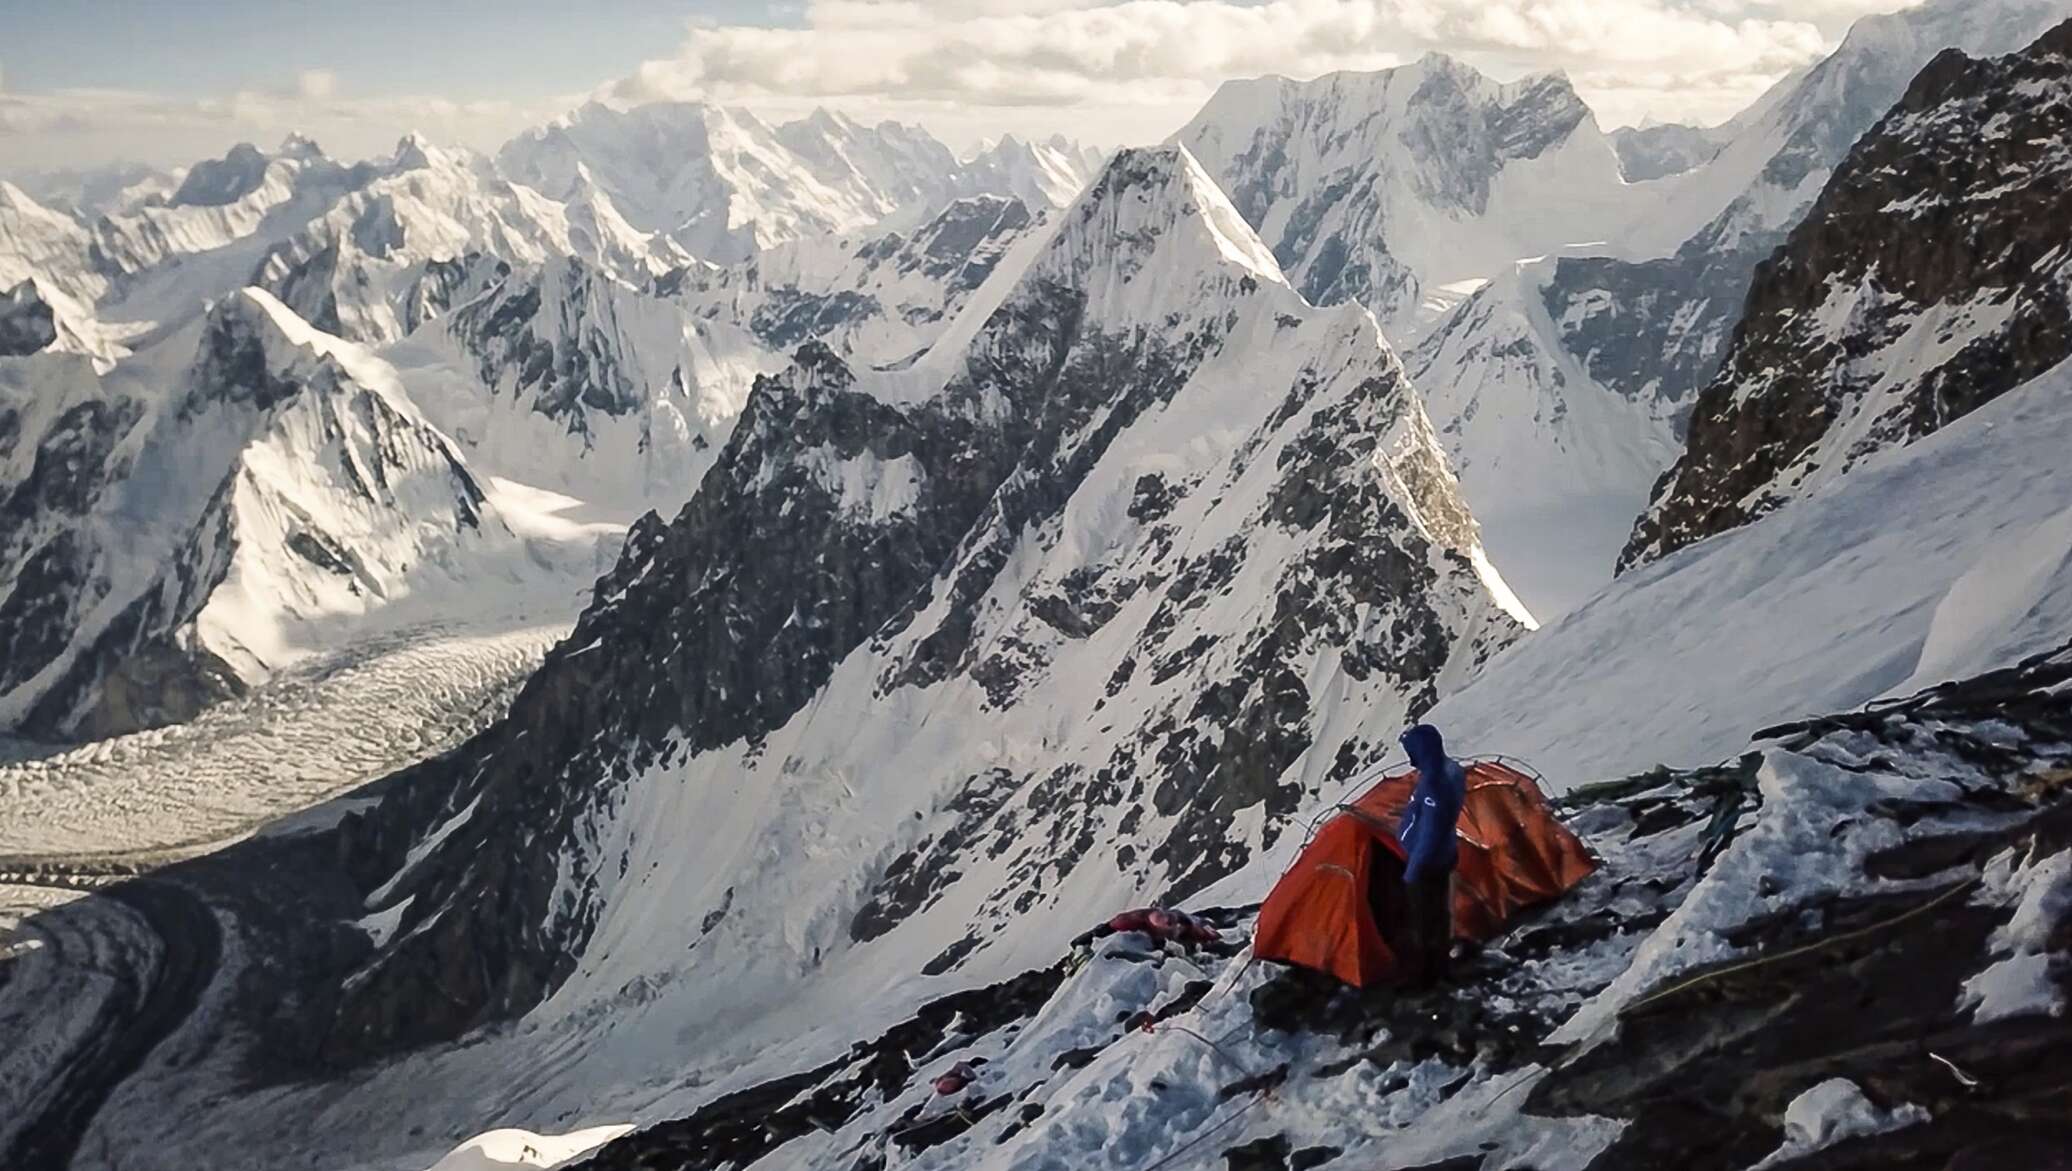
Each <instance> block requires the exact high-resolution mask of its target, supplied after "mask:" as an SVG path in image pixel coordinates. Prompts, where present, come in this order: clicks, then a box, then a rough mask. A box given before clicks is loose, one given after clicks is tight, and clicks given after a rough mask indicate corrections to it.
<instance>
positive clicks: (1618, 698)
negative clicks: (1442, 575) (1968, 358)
mask: <svg viewBox="0 0 2072 1171" xmlns="http://www.w3.org/2000/svg"><path fill="white" fill-rule="evenodd" d="M2067 443H2072V367H2068V366H2059V367H2058V368H2056V369H2054V370H2052V371H2051V372H2050V373H2048V374H2046V375H2044V376H2043V377H2041V378H2038V379H2036V380H2035V381H2033V382H2031V383H2030V384H2028V385H2026V386H2024V387H2022V388H2021V389H2019V390H2016V391H2013V392H2011V393H2009V394H2007V395H2005V396H2003V397H2002V398H2000V399H1998V400H1996V401H1995V402H1993V403H1991V404H1989V405H1988V406H1985V407H1983V408H1981V409H1979V410H1978V411H1976V412H1974V413H1973V414H1971V415H1968V416H1966V417H1965V418H1964V419H1962V420H1959V421H1958V422H1956V423H1953V424H1951V425H1950V426H1948V427H1946V428H1944V429H1943V430H1941V431H1939V432H1937V433H1936V434H1934V435H1932V436H1930V437H1928V438H1927V439H1924V440H1921V441H1920V442H1919V443H1916V444H1914V445H1913V446H1911V447H1907V448H1903V449H1899V450H1893V451H1887V452H1883V453H1880V454H1879V455H1877V456H1874V457H1872V458H1870V459H1868V460H1866V461H1864V463H1863V464H1861V465H1860V466H1859V467H1858V468H1857V469H1856V470H1855V471H1854V472H1852V473H1851V474H1850V475H1849V476H1847V477H1844V478H1843V479H1841V480H1839V481H1837V482H1835V483H1833V484H1831V485H1830V486H1829V487H1828V488H1827V489H1826V490H1825V491H1822V492H1817V493H1814V494H1812V495H1810V496H1807V497H1806V498H1804V499H1801V500H1797V501H1795V502H1793V503H1791V504H1790V505H1788V506H1786V507H1784V508H1781V509H1779V510H1778V511H1777V512H1775V513H1773V514H1772V515H1770V516H1769V517H1767V518H1765V519H1764V520H1763V521H1761V522H1760V523H1758V524H1754V525H1751V526H1749V527H1747V528H1744V529H1739V530H1736V531H1734V532H1730V533H1727V534H1725V535H1722V536H1719V537H1715V538H1713V539H1711V540H1708V541H1704V542H1701V543H1700V544H1698V545H1695V546H1693V547H1691V548H1689V549H1686V550H1683V551H1682V552H1679V553H1675V554H1672V555H1670V556H1668V557H1665V558H1663V559H1661V560H1660V561H1657V562H1654V563H1653V564H1650V565H1648V566H1646V567H1645V568H1643V569H1639V570H1635V571H1633V572H1630V573H1628V574H1626V575H1625V576H1624V577H1622V578H1621V579H1620V580H1619V581H1618V582H1617V583H1616V584H1615V585H1613V586H1612V587H1611V588H1609V589H1607V590H1605V591H1604V592H1603V593H1602V594H1600V595H1598V596H1597V597H1596V598H1594V599H1592V600H1591V601H1590V602H1589V604H1587V605H1585V606H1584V607H1582V608H1581V609H1579V610H1577V611H1575V612H1574V613H1572V614H1570V615H1569V616H1568V617H1566V618H1564V619H1562V620H1561V621H1559V622H1556V623H1553V624H1551V625H1549V626H1548V627H1547V628H1545V629H1543V630H1541V631H1540V632H1539V633H1537V634H1536V635H1534V636H1533V637H1532V638H1530V639H1528V640H1525V641H1524V642H1522V643H1520V644H1519V645H1518V646H1516V647H1514V648H1513V649H1512V650H1510V651H1508V652H1506V653H1505V654H1504V655H1503V656H1501V657H1500V658H1498V659H1497V660H1496V661H1494V662H1492V663H1491V664H1490V667H1489V669H1488V670H1487V671H1486V672H1485V673H1484V674H1483V675H1482V676H1481V677H1480V678H1478V679H1477V680H1476V681H1475V682H1473V683H1471V684H1469V685H1468V686H1467V687H1465V688H1463V689H1462V690H1461V691H1460V692H1459V693H1457V694H1455V695H1452V696H1449V697H1447V698H1446V699H1445V700H1444V701H1443V702H1442V703H1441V704H1440V705H1439V706H1438V708H1437V709H1435V710H1434V711H1433V712H1432V713H1431V716H1430V718H1431V719H1432V720H1434V721H1435V722H1437V723H1438V724H1440V726H1441V727H1443V728H1445V729H1446V731H1447V734H1448V737H1449V740H1450V742H1453V743H1458V744H1460V745H1462V746H1463V747H1464V748H1470V749H1472V750H1475V751H1488V752H1504V753H1510V754H1514V755H1517V756H1522V757H1524V758H1525V759H1527V760H1531V761H1533V762H1534V763H1535V764H1537V765H1538V766H1539V767H1540V768H1541V769H1542V770H1543V771H1544V772H1546V774H1547V775H1548V776H1549V777H1550V778H1553V780H1554V781H1555V783H1556V785H1557V786H1559V787H1567V786H1569V785H1574V784H1580V783H1583V782H1587V781H1592V780H1598V779H1602V778H1605V777H1612V776H1619V775H1623V774H1626V773H1631V772H1636V771H1639V770H1641V769H1644V768H1647V767H1649V766H1650V765H1653V764H1656V763H1667V764H1670V765H1674V766H1688V765H1693V764H1698V763H1703V762H1705V761H1708V760H1713V759H1717V758H1720V757H1723V756H1725V755H1727V754H1729V753H1731V752H1733V751H1734V750H1735V748H1736V747H1737V746H1738V745H1739V744H1740V743H1742V742H1743V741H1744V740H1746V739H1747V738H1748V737H1749V735H1750V734H1751V733H1753V732H1754V731H1756V730H1757V729H1759V728H1762V727H1764V726H1767V725H1769V724H1774V723H1778V722H1780V721H1784V720H1789V719H1793V718H1797V717H1800V716H1804V715H1806V714H1808V713H1810V712H1814V711H1821V710H1841V709H1844V708H1847V707H1850V706H1852V705H1855V704H1860V703H1864V702H1867V701H1869V700H1872V699H1876V698H1878V697H1879V696H1882V695H1887V694H1894V693H1906V692H1909V691H1912V690H1916V689H1918V688H1921V687H1925V686H1929V685H1932V684H1935V683H1939V682H1942V681H1943V680H1945V679H1955V678H1963V677H1966V676H1969V675H1973V674H1977V673H1980V672H1983V671H1986V670H1989V669H1992V668H1994V667H1998V666H2003V665H2006V664H2008V663H2010V662H2013V661H2015V660H2018V659H2020V658H2022V657H2023V656H2025V655H2027V654H2030V653H2034V652H2036V651H2038V650H2041V649H2044V648H2046V647H2048V646H2051V645H2055V644H2056V643H2058V642H2062V641H2063V640H2064V636H2065V632H2066V631H2067V630H2072V578H2068V577H2067V574H2068V573H2072V560H2068V559H2067V558H2066V556H2065V553H2064V549H2065V547H2064V545H2063V544H2062V543H2061V541H2060V538H2061V537H2062V536H2063V534H2064V533H2065V532H2066V528H2067V525H2068V524H2072V519H2068V518H2072V472H2068V470H2067V468H2066V467H2065V463H2064V460H2063V459H2061V458H2059V457H2058V456H2057V455H2056V454H2054V453H2056V452H2060V451H2062V450H2064V449H2065V444H2067Z"/></svg>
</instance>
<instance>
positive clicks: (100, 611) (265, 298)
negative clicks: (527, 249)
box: [0, 289, 512, 737]
mask: <svg viewBox="0 0 2072 1171" xmlns="http://www.w3.org/2000/svg"><path fill="white" fill-rule="evenodd" d="M184 336H186V337H190V338H192V339H193V340H194V344H195V351H194V356H193V359H192V361H191V362H190V363H189V364H188V366H187V368H186V370H185V372H184V373H183V374H181V375H180V376H179V377H178V379H177V381H176V382H175V384H174V385H173V386H172V387H170V388H168V387H166V386H163V385H159V384H158V383H157V382H156V381H154V380H153V379H152V377H151V375H150V373H149V372H148V371H147V372H134V371H130V370H128V369H126V368H123V367H118V368H117V369H116V370H115V371H114V372H112V373H111V374H109V375H107V376H105V377H96V376H95V375H94V374H93V372H92V369H91V367H90V366H88V365H87V364H86V363H85V362H84V361H83V360H80V359H75V358H70V357H68V356H63V355H57V356H48V357H37V358H31V359H28V360H23V361H17V362H14V363H12V364H8V365H6V366H5V367H4V368H0V407H4V408H5V410H4V411H0V413H4V414H5V415H6V416H7V417H8V418H10V419H12V420H14V426H15V428H16V430H17V433H18V434H19V436H20V441H19V442H18V443H16V444H14V445H13V447H12V451H11V452H10V458H8V459H5V460H0V499H4V500H5V501H6V508H7V510H8V513H9V515H10V516H12V517H14V518H15V519H16V521H17V522H18V523H17V524H15V525H13V526H11V527H10V532H9V534H8V537H7V540H6V542H5V543H4V545H0V559H4V561H0V569H4V570H5V572H4V573H0V580H4V581H6V582H7V583H8V587H7V589H6V590H5V591H0V593H4V596H0V648H4V650H5V652H6V653H5V654H4V655H0V661H5V662H6V663H7V668H6V670H5V671H4V672H0V725H4V726H6V727H8V728H10V729H21V730H24V731H27V732H29V733H30V734H33V735H38V736H45V737H57V736H66V735H75V734H77V735H92V736H105V735H114V734H118V733H121V732H125V731H131V730H134V729H136V728H139V727H150V726H156V725H158V724H162V723H166V722H177V721H180V720H184V719H187V718H190V717H192V716H193V715H194V714H195V713H196V711H198V710H199V709H200V708H201V707H202V706H204V705H206V704H208V703H211V702H214V701H216V700H218V699H222V698H224V697H226V696H228V695H232V694H236V693H237V692H238V691H240V690H241V689H242V688H243V687H244V686H245V685H247V684H249V683H252V682H255V681H257V680H259V679H263V678H265V677H266V675H267V674H268V673H269V672H270V671H272V670H274V669H276V668H278V667H281V666H284V665H286V664H287V663H289V662H291V661H293V660H294V658H295V657H296V656H298V655H299V654H302V653H306V652H307V650H308V649H309V648H310V647H312V646H316V645H319V644H320V643H321V641H322V640H321V639H314V638H313V637H312V635H313V629H312V628H313V627H314V628H326V629H335V628H336V626H337V624H339V623H342V622H348V621H352V620H355V619H357V618H358V617H360V616H362V615H365V614H368V613H370V612H373V611H377V610H380V609H382V608H383V607H385V606H387V605H389V604H390V603H392V602H396V601H400V600H402V599H405V598H407V597H411V596H422V595H424V594H426V593H430V592H436V591H437V590H440V589H447V590H453V589H458V588H460V587H459V583H460V581H461V580H462V579H463V578H465V577H466V576H468V573H469V571H470V569H471V568H475V566H474V565H472V564H471V563H469V562H467V561H466V560H464V558H465V557H466V556H472V555H473V554H474V553H477V552H490V551H495V550H498V549H502V548H505V547H507V545H508V543H509V542H511V541H512V538H511V535H510V534H509V532H508V531H507V530H505V529H504V527H503V524H502V522H501V521H500V520H499V519H497V516H496V514H495V512H494V510H493V509H492V508H491V506H490V504H489V502H488V500H487V497H486V495H485V493H484V491H483V489H482V488H481V487H480V486H479V485H478V484H477V483H476V481H475V479H474V477H473V475H472V474H471V473H470V472H469V471H468V470H467V468H466V466H465V465H464V464H463V463H462V461H461V459H460V457H459V455H458V453H457V452H456V451H455V449H454V448H453V446H452V444H451V443H450V442H449V441H448V440H447V439H446V438H445V437H444V436H442V435H440V434H439V433H438V432H437V431H436V430H434V429H432V428H431V427H430V426H429V425H427V424H426V423H425V421H424V420H423V418H422V417H421V416H419V415H418V414H417V412H416V410H415V408H414V407H413V406H412V405H411V404H410V403H409V401H408V400H407V399H406V398H404V397H403V396H402V394H401V392H400V387H399V384H398V383H397V381H396V379H395V377H394V372H393V371H392V370H390V369H389V368H388V367H387V365H386V364H385V363H382V362H380V361H379V360H377V359H375V358H373V356H372V355H370V354H368V353H366V352H365V351H364V350H361V349H359V348H358V347H355V346H352V345H350V344H348V343H344V342H341V341H339V340H338V339H336V338H333V337H329V336H328V335H324V334H322V333H319V332H318V331H316V330H314V329H312V328H310V326H309V325H308V324H307V323H305V322H303V321H301V320H300V319H299V318H297V317H295V315H294V314H293V313H292V312H290V311H289V310H288V309H287V308H286V307H285V306H284V305H282V304H281V303H280V302H279V301H278V300H276V299H274V298H273V297H272V296H270V295H268V294H267V293H264V292H262V291H259V290H256V289H252V290H245V291H242V292H240V293H238V294H236V295H233V296H231V297H228V298H226V299H224V300H223V301H222V302H221V303H219V304H218V305H216V306H215V307H214V308H213V309H212V310H211V311H210V313H209V314H208V316H207V318H206V320H205V321H203V322H201V323H199V324H198V325H197V326H196V327H195V328H193V329H191V330H189V331H186V333H185V335H184Z"/></svg>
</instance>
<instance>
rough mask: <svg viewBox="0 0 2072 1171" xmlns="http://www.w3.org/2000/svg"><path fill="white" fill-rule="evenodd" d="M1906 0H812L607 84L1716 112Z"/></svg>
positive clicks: (904, 98) (960, 101)
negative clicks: (1299, 81) (1523, 90)
mask: <svg viewBox="0 0 2072 1171" xmlns="http://www.w3.org/2000/svg"><path fill="white" fill-rule="evenodd" d="M1906 2H1908V0H1810V3H1808V2H1801V0H1790V2H1787V0H1267V2H1265V3H1248V2H1241V0H1121V2H1104V0H936V2H929V3H925V4H924V3H919V2H917V0H814V2H813V3H810V4H809V5H807V7H806V8H805V10H804V17H805V20H804V25H803V27H798V28H762V27H750V26H741V25H732V26H727V25H699V26H694V27H692V28H690V29H689V30H688V31H687V33H686V37H685V41H684V44H683V46H682V47H681V49H680V50H679V51H678V52H677V53H676V54H675V55H673V56H670V57H667V58H663V59H659V60H655V61H649V62H647V63H645V64H643V65H642V66H641V67H640V68H639V69H638V70H637V71H636V72H635V73H634V74H633V75H632V76H630V77H628V78H625V79H623V80H622V81H620V82H618V83H616V84H615V85H613V86H611V87H609V88H608V90H607V91H606V92H607V93H608V95H609V96H611V97H613V98H616V99H618V100H621V101H641V100H652V99H655V98H660V97H695V98H709V99H714V100H721V101H737V102H745V103H747V104H750V105H757V104H768V103H779V104H786V103H796V102H798V101H799V100H801V99H812V100H822V101H828V102H833V103H838V104H840V103H861V104H863V105H866V106H869V107H873V108H883V109H893V110H897V109H902V108H906V109H913V110H919V111H923V112H925V111H926V110H927V109H928V108H929V107H931V106H934V107H950V108H956V107H964V108H974V107H975V108H991V109H996V110H1005V111H1022V112H1023V116H1024V117H1026V116H1027V115H1028V114H1029V113H1031V112H1034V111H1038V110H1043V111H1048V112H1049V113H1050V117H1051V121H1052V122H1053V123H1054V124H1056V126H1057V127H1058V128H1063V129H1066V130H1067V131H1068V132H1073V133H1077V134H1080V135H1082V136H1084V137H1089V138H1094V139H1110V140H1113V139H1124V140H1126V139H1129V138H1132V137H1157V136H1158V133H1162V131H1159V132H1153V133H1149V134H1145V133H1144V132H1143V130H1144V129H1145V128H1134V127H1133V128H1130V129H1131V130H1135V131H1136V133H1129V132H1123V133H1116V134H1104V133H1103V130H1104V129H1105V128H1104V127H1102V126H1100V125H1087V124H1086V123H1087V122H1088V121H1089V119H1087V118H1084V117H1080V118H1075V117H1073V112H1074V111H1078V112H1080V113H1081V114H1085V115H1092V114H1095V113H1096V112H1097V111H1101V110H1118V111H1130V112H1134V114H1135V115H1136V118H1137V120H1139V121H1142V122H1145V123H1146V124H1147V126H1146V128H1148V126H1149V124H1151V123H1156V124H1158V125H1162V126H1164V128H1165V129H1170V128H1171V125H1174V124H1177V122H1178V120H1180V119H1183V118H1184V117H1185V116H1186V114H1187V113H1188V112H1190V111H1191V106H1192V104H1193V103H1195V102H1198V101H1199V100H1200V98H1201V96H1202V95H1203V94H1205V93H1207V92H1208V90H1209V89H1210V88H1212V87H1213V85H1214V84H1215V83H1216V82H1218V81H1221V80H1223V79H1225V78H1228V77H1236V76H1249V75H1256V74H1261V73H1283V74H1288V75H1291V76H1300V77H1308V76H1314V75H1316V74H1319V73H1324V72H1329V71H1331V70H1334V69H1373V68H1380V67H1384V66H1387V65H1389V64H1393V63H1397V62H1400V61H1402V60H1405V59H1408V58H1412V57H1415V56H1418V55H1420V54H1422V53H1424V52H1427V51H1434V50H1436V51H1442V52H1447V53H1451V54H1454V55H1457V56H1460V57H1463V58H1465V59H1467V60H1468V61H1470V62H1471V63H1474V64H1476V65H1479V66H1481V67H1483V68H1485V69H1488V70H1490V71H1491V72H1494V73H1497V74H1498V75H1500V76H1506V75H1516V74H1520V73H1524V72H1529V71H1534V70H1543V69H1564V70H1567V71H1568V72H1569V73H1570V74H1571V75H1572V76H1573V77H1575V79H1576V80H1577V82H1578V87H1579V88H1580V89H1582V90H1583V91H1584V94H1585V96H1586V97H1589V98H1593V99H1595V100H1596V102H1597V104H1599V105H1600V107H1601V109H1600V112H1601V113H1602V114H1604V115H1605V116H1606V119H1607V121H1609V122H1621V121H1627V120H1632V119H1635V118H1638V117H1639V116H1641V115H1643V114H1653V115H1655V116H1657V117H1665V118H1674V117H1693V116H1695V117H1698V118H1702V119H1705V120H1717V119H1718V118H1723V117H1725V116H1727V115H1729V114H1731V113H1733V112H1734V111H1735V110H1737V109H1739V108H1740V107H1741V106H1743V105H1745V104H1746V103H1747V102H1748V101H1750V100H1752V99H1753V98H1754V97H1755V96H1756V95H1757V94H1759V93H1760V92H1761V91H1762V89H1763V88H1764V87H1765V86H1766V85H1768V84H1769V83H1770V82H1771V81H1774V80H1775V79H1776V78H1777V77H1779V76H1781V75H1783V74H1784V73H1786V72H1788V71H1789V70H1791V69H1793V68H1796V67H1798V66H1800V65H1804V64H1806V63H1807V62H1809V61H1812V60H1814V59H1815V58H1817V57H1819V56H1820V55H1821V54H1822V53H1824V52H1825V51H1826V50H1827V49H1828V48H1830V47H1831V46H1832V44H1833V41H1834V39H1835V36H1836V34H1837V33H1838V32H1839V30H1840V28H1841V27H1842V26H1843V25H1844V24H1845V23H1846V18H1847V17H1850V16H1855V15H1860V14H1861V13H1862V12H1864V11H1867V10H1872V9H1875V8H1887V9H1889V8H1895V7H1899V6H1902V5H1903V4H1904V3H1906Z"/></svg>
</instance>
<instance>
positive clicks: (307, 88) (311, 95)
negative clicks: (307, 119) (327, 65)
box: [295, 69, 338, 100]
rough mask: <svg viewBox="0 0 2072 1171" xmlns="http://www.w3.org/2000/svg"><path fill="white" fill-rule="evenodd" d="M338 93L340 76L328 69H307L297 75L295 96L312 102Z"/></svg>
mask: <svg viewBox="0 0 2072 1171" xmlns="http://www.w3.org/2000/svg"><path fill="white" fill-rule="evenodd" d="M337 92H338V75H337V74H335V73H333V72H331V71H330V70H328V69H305V70H303V71H302V72H300V73H298V74H296V75H295V96H296V97H299V98H307V99H311V100H321V99H323V98H328V97H330V96H331V95H332V94H335V93H337Z"/></svg>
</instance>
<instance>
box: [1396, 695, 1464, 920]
mask: <svg viewBox="0 0 2072 1171" xmlns="http://www.w3.org/2000/svg"><path fill="white" fill-rule="evenodd" d="M1403 750H1404V751H1405V752H1407V753H1409V754H1410V763H1411V764H1414V765H1416V766H1417V788H1416V789H1414V790H1412V791H1411V794H1410V804H1409V805H1407V806H1405V807H1404V809H1403V824H1402V825H1401V826H1399V827H1397V830H1396V840H1397V841H1400V842H1402V843H1403V851H1404V853H1406V854H1408V855H1410V860H1409V862H1407V863H1406V864H1405V865H1404V867H1403V880H1404V881H1405V882H1418V881H1420V880H1423V879H1426V878H1432V877H1436V876H1439V875H1442V874H1444V873H1445V872H1447V871H1449V870H1452V869H1453V864H1454V863H1455V862H1456V861H1458V860H1459V858H1460V850H1459V848H1458V847H1457V846H1456V845H1455V844H1454V838H1453V834H1454V828H1455V826H1456V825H1457V824H1458V823H1459V821H1460V806H1461V802H1462V801H1463V800H1465V799H1466V798H1467V795H1468V778H1467V774H1466V773H1465V772H1463V771H1462V770H1461V767H1460V765H1459V764H1457V763H1455V762H1454V761H1453V760H1452V759H1450V758H1448V757H1447V755H1446V742H1445V741H1444V740H1442V739H1440V737H1439V729H1437V728H1434V727H1432V726H1431V725H1430V724H1419V725H1417V726H1416V727H1414V728H1412V729H1410V730H1409V731H1408V732H1405V733H1403Z"/></svg>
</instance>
